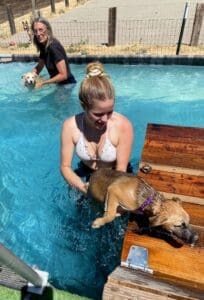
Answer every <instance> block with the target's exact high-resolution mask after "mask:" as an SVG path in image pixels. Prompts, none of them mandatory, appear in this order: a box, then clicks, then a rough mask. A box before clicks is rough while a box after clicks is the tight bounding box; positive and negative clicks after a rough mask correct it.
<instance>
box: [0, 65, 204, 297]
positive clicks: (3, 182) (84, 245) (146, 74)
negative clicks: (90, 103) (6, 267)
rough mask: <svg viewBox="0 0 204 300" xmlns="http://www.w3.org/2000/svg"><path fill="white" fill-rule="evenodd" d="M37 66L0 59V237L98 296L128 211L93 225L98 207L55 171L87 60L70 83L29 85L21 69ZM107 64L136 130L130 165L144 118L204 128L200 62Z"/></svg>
mask: <svg viewBox="0 0 204 300" xmlns="http://www.w3.org/2000/svg"><path fill="white" fill-rule="evenodd" d="M34 65H35V64H34V63H27V64H26V63H12V64H0V76H1V81H0V89H1V92H0V93H1V94H0V95H1V96H0V105H1V108H0V153H1V155H0V210H1V218H0V225H1V226H0V241H1V242H2V243H4V244H5V245H6V246H7V247H8V248H9V249H12V250H13V251H14V253H16V254H17V255H19V256H20V257H21V258H22V259H24V260H25V261H26V262H27V263H28V264H29V265H31V266H32V265H37V266H38V267H39V268H40V269H42V270H46V271H48V272H49V278H50V279H49V281H50V282H51V283H52V284H53V285H55V286H56V287H59V288H62V289H68V290H70V291H72V292H76V293H79V294H82V295H86V296H89V297H92V298H95V299H100V295H101V292H102V288H103V284H104V282H105V280H106V278H107V275H108V274H109V273H110V272H111V271H112V270H113V269H114V268H115V266H116V265H117V264H119V260H120V251H121V245H122V240H123V236H124V231H125V226H126V222H127V218H126V216H123V217H121V218H118V219H117V220H115V221H114V222H112V223H111V224H107V225H106V226H104V227H103V228H101V229H99V230H94V229H92V228H91V223H92V221H93V220H94V218H95V217H96V216H100V215H101V214H102V213H103V208H102V207H100V206H99V205H97V204H95V203H92V202H91V201H90V200H89V199H82V198H81V195H80V194H79V193H77V192H76V191H74V190H70V189H69V188H68V186H67V184H66V183H65V182H64V180H63V178H62V176H61V174H60V171H59V164H60V130H61V126H62V123H63V121H64V120H65V119H66V118H67V117H69V116H70V115H72V114H75V113H77V112H79V111H81V108H80V105H79V101H78V90H79V84H80V81H81V80H82V78H83V76H84V72H85V65H72V66H71V67H72V71H73V73H74V75H75V76H76V78H77V80H78V83H77V85H76V86H75V87H74V88H73V89H72V90H66V89H64V88H63V87H57V86H55V85H53V86H47V87H45V88H43V89H41V90H33V91H30V90H28V89H27V88H25V87H24V86H23V84H22V80H21V76H22V74H23V73H25V72H27V71H29V70H30V69H32V68H33V66H34ZM105 68H106V71H107V73H108V74H109V75H110V77H111V78H112V81H113V83H114V86H115V90H116V110H117V111H119V112H121V113H123V114H125V115H126V116H128V117H129V119H130V120H131V121H132V123H133V126H134V129H135V142H134V150H133V153H132V158H131V161H132V163H133V165H134V169H135V171H136V169H137V164H138V162H139V159H140V154H141V150H142V146H143V142H144V135H145V130H146V125H147V123H160V124H161V123H162V124H169V125H171V124H172V125H182V126H196V127H203V125H204V85H203V79H204V69H203V67H190V66H152V65H150V66H148V65H145V66H142V65H136V66H132V65H130V66H127V65H111V64H108V65H106V66H105ZM43 76H47V74H46V72H45V71H44V73H43ZM77 162H78V161H77V159H76V158H75V160H74V166H76V165H77Z"/></svg>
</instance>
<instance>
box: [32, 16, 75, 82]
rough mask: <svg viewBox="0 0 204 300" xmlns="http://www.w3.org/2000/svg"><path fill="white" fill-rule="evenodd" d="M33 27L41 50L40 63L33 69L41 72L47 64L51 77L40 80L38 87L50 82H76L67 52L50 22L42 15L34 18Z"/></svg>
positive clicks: (38, 48) (37, 45)
mask: <svg viewBox="0 0 204 300" xmlns="http://www.w3.org/2000/svg"><path fill="white" fill-rule="evenodd" d="M31 29H32V32H33V36H34V37H33V42H34V44H35V46H36V48H37V50H38V51H39V52H40V56H39V61H38V64H37V66H36V67H35V68H34V70H33V71H34V72H36V73H37V74H39V73H40V72H41V71H42V69H43V67H44V66H46V68H47V70H48V73H49V74H50V79H48V80H44V81H40V82H39V83H37V86H36V87H41V86H42V85H44V84H50V83H59V84H72V83H76V80H75V78H74V76H73V75H72V73H71V70H70V66H69V62H68V59H67V55H66V52H65V50H64V48H63V46H62V45H61V44H60V42H59V41H58V40H57V39H56V38H55V37H54V36H53V33H52V28H51V25H50V24H49V22H48V21H47V20H45V19H44V18H42V17H38V18H36V19H34V20H33V22H32V25H31Z"/></svg>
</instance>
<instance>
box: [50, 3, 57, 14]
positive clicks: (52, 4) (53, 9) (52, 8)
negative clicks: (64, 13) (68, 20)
mask: <svg viewBox="0 0 204 300" xmlns="http://www.w3.org/2000/svg"><path fill="white" fill-rule="evenodd" d="M50 4H51V12H52V13H54V14H55V13H56V10H55V0H50Z"/></svg>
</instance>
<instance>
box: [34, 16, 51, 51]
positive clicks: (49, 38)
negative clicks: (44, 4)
mask: <svg viewBox="0 0 204 300" xmlns="http://www.w3.org/2000/svg"><path fill="white" fill-rule="evenodd" d="M35 23H42V24H44V25H45V26H46V29H47V36H48V39H47V43H46V45H45V49H46V48H47V47H48V46H49V45H50V43H51V42H52V40H53V38H54V36H53V32H52V27H51V25H50V23H49V22H48V21H47V20H46V19H44V18H43V17H37V18H35V19H34V20H33V21H32V23H31V29H32V32H33V43H34V44H35V46H36V48H37V50H38V51H40V50H41V48H42V44H41V43H39V41H38V39H37V37H36V35H35V32H34V25H35ZM43 48H44V46H43Z"/></svg>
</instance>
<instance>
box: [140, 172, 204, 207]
mask: <svg viewBox="0 0 204 300" xmlns="http://www.w3.org/2000/svg"><path fill="white" fill-rule="evenodd" d="M138 175H139V176H141V177H143V178H144V179H145V180H146V181H147V182H148V183H149V184H150V185H152V186H153V187H154V188H155V189H156V190H158V191H161V192H167V193H174V194H181V195H187V196H192V197H199V198H201V199H202V200H203V204H204V176H195V175H190V174H183V173H176V172H166V171H160V170H155V169H152V171H151V172H150V173H148V174H144V173H142V172H139V173H138Z"/></svg>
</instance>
